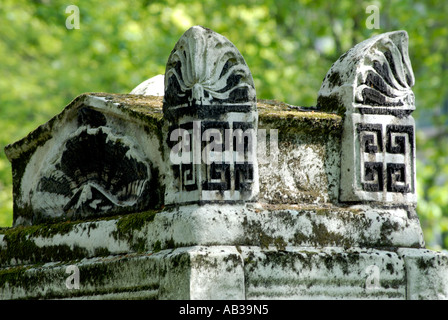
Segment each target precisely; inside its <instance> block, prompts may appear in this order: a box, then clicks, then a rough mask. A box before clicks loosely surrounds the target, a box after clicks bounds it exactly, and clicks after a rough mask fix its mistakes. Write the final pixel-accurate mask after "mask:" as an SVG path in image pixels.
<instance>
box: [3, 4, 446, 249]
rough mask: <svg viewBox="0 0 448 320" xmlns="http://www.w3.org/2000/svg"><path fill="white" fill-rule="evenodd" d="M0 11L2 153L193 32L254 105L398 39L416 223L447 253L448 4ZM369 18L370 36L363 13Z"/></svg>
mask: <svg viewBox="0 0 448 320" xmlns="http://www.w3.org/2000/svg"><path fill="white" fill-rule="evenodd" d="M70 4H74V5H76V6H78V8H79V10H80V28H79V29H67V28H66V19H67V18H68V17H69V14H67V13H66V8H67V6H68V5H69V4H68V3H67V2H65V1H62V0H41V1H38V0H35V1H25V0H3V1H2V2H1V3H0V21H1V23H2V27H1V28H0V116H1V117H0V148H2V149H3V147H4V146H5V145H6V144H8V143H11V142H14V141H16V140H18V139H20V138H22V137H24V136H25V135H26V134H27V133H28V132H30V131H31V130H33V129H34V128H35V127H37V126H38V125H40V124H42V123H44V122H46V121H48V120H49V119H50V118H51V117H52V116H54V115H55V114H57V113H59V112H60V111H61V110H62V108H63V107H64V106H65V105H67V104H68V103H69V102H70V101H71V100H72V99H74V98H75V97H76V96H77V95H79V94H80V93H83V92H101V91H103V92H114V93H128V92H130V91H131V90H132V89H133V88H134V87H135V86H137V85H138V84H139V83H140V82H142V81H143V80H145V79H147V78H149V77H152V76H155V75H157V74H163V73H164V71H165V63H166V60H167V58H168V56H169V54H170V51H171V49H172V48H173V46H174V44H175V43H176V41H177V40H178V39H179V37H180V36H181V35H182V34H183V32H185V31H186V30H187V29H188V28H189V27H191V26H193V25H198V24H199V25H203V26H206V27H209V28H211V29H213V30H214V31H216V32H218V33H221V34H223V35H224V36H226V37H227V38H229V39H230V40H231V41H232V42H233V43H234V44H235V45H236V46H237V47H238V49H239V50H240V51H241V52H242V53H243V55H244V57H245V59H246V62H247V63H248V65H249V66H250V68H251V70H252V73H253V76H254V81H255V85H256V88H257V96H258V97H259V98H264V99H277V100H282V101H285V102H287V103H290V104H293V105H303V106H312V105H315V103H316V98H317V92H318V90H319V88H320V85H321V83H322V79H323V78H324V76H325V74H326V72H327V71H328V69H329V68H330V66H331V64H332V63H333V62H335V61H336V60H337V59H338V57H339V56H340V55H341V54H343V53H344V52H346V51H347V50H348V49H350V48H351V47H352V46H354V45H355V44H357V43H359V42H361V41H362V40H364V39H367V38H369V37H371V36H373V35H375V34H378V33H383V32H388V31H393V30H399V29H405V30H406V31H407V32H408V34H409V37H410V44H409V52H410V58H411V61H412V64H413V69H414V73H415V78H416V85H415V87H414V92H415V95H416V105H417V110H416V111H415V112H414V117H415V119H416V120H417V126H418V133H417V152H418V159H419V160H418V163H417V181H418V201H419V202H418V213H419V216H420V219H421V222H422V225H423V228H424V233H425V237H426V241H427V244H428V246H429V247H431V248H435V249H440V248H448V237H447V233H448V161H447V160H448V132H447V114H448V86H447V85H446V83H447V81H448V72H447V70H448V55H447V54H446V52H448V41H447V40H448V25H447V23H446V15H447V14H448V2H446V1H436V0H428V1H415V0H414V1H404V0H397V1H390V0H386V1H352V0H339V1H324V0H314V1H311V0H296V1H287V0H264V1H255V0H251V1H244V2H242V1H235V0H230V1H219V0H210V1H198V0H195V1H183V2H178V1H174V0H168V1H149V0H140V1H105V0H102V1H95V2H93V1H92V2H87V1H72V2H71V3H70ZM370 5H375V6H377V7H378V8H379V13H380V16H379V18H380V20H379V29H369V28H367V26H366V21H367V19H368V17H369V16H370V13H366V8H367V7H368V6H370ZM11 185H12V178H11V167H10V164H9V162H8V160H7V159H6V157H5V155H4V153H3V152H1V153H0V226H10V225H11V223H12V192H11V189H12V188H11Z"/></svg>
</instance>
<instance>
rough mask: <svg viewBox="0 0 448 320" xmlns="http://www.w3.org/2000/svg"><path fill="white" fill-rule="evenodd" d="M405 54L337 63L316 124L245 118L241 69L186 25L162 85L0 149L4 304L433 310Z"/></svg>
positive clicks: (304, 113)
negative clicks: (5, 209)
mask: <svg viewBox="0 0 448 320" xmlns="http://www.w3.org/2000/svg"><path fill="white" fill-rule="evenodd" d="M407 41H408V38H407V34H406V32H404V31H397V32H391V33H386V34H381V35H379V36H376V37H373V38H371V39H368V40H366V41H364V42H362V43H360V44H358V45H357V46H355V47H354V48H352V49H351V50H349V51H348V52H347V53H346V54H344V55H342V56H341V57H340V58H339V60H338V61H337V62H336V63H335V64H334V65H333V66H332V68H331V69H330V71H329V72H328V74H327V76H326V77H325V79H324V82H323V84H322V87H321V89H320V92H319V95H318V101H317V106H318V109H316V108H301V107H296V106H291V105H288V104H286V103H282V102H278V101H269V100H258V101H257V100H256V93H255V86H254V82H253V79H252V75H251V72H250V70H249V68H248V66H247V64H246V63H245V61H244V59H243V57H242V55H241V54H240V52H239V51H238V50H237V49H236V48H235V46H234V45H233V44H232V43H231V42H230V41H229V40H227V39H226V38H225V37H223V36H221V35H219V34H217V33H215V32H213V31H211V30H209V29H206V28H202V27H199V26H198V27H193V28H191V29H189V30H187V31H186V32H185V34H184V35H183V36H182V37H181V38H180V39H179V41H178V43H177V44H176V45H175V47H174V50H173V51H172V53H171V55H170V57H169V58H168V63H167V67H166V73H165V75H164V76H162V75H160V76H157V78H154V79H149V80H148V81H146V82H145V83H143V84H141V85H140V86H138V87H137V88H136V89H134V90H133V92H132V94H109V93H86V94H82V95H80V96H79V97H77V98H76V99H74V100H73V101H72V102H71V103H70V104H69V105H68V106H67V107H66V108H65V109H64V110H63V111H62V112H61V113H60V114H59V115H57V116H55V117H54V118H53V119H51V120H50V121H48V122H47V123H45V124H43V125H41V126H40V127H38V128H37V129H36V130H35V131H33V132H31V133H30V134H29V135H28V136H27V137H25V138H23V139H22V140H20V141H17V142H15V143H13V144H11V145H8V146H7V147H6V148H5V152H6V154H7V156H8V158H9V159H10V161H11V162H12V170H13V184H14V185H13V193H14V225H13V227H12V228H5V229H2V230H0V297H1V298H3V299H53V298H55V299H70V298H75V299H81V298H82V299H353V298H360V299H447V298H448V256H447V255H446V254H442V253H438V252H434V251H430V250H427V249H425V247H424V246H425V245H424V241H423V235H422V230H421V227H420V223H419V220H418V217H417V214H416V211H415V210H416V196H415V183H416V181H415V163H414V161H415V134H414V129H415V126H414V120H413V119H412V116H411V113H412V111H413V110H414V109H415V104H414V96H413V93H412V89H411V88H412V85H413V84H414V76H413V72H412V68H411V64H410V61H409V57H408V52H407ZM161 81H163V86H164V93H163V97H161V96H160V95H161V94H160V86H161ZM309 110H313V112H310V111H309Z"/></svg>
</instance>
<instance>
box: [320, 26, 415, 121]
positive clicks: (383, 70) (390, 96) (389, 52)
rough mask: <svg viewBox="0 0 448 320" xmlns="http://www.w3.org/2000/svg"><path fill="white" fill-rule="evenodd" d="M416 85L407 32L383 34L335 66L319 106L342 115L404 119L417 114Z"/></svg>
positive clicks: (323, 88) (322, 88) (365, 42)
mask: <svg viewBox="0 0 448 320" xmlns="http://www.w3.org/2000/svg"><path fill="white" fill-rule="evenodd" d="M413 85H414V73H413V72H412V66H411V62H410V60H409V55H408V35H407V33H406V31H396V32H389V33H384V34H380V35H378V36H375V37H372V38H371V39H368V40H365V41H363V42H361V43H359V44H358V45H356V46H355V47H353V48H352V49H350V50H349V51H347V52H346V53H345V54H343V55H342V56H341V57H340V58H339V59H338V60H337V61H336V62H335V63H334V64H333V66H332V67H331V69H330V70H329V71H328V73H327V75H326V77H325V79H324V81H323V83H322V86H321V88H320V91H319V93H318V99H317V105H318V107H320V108H321V109H322V110H325V111H336V112H338V113H339V114H341V115H344V114H346V112H347V113H352V112H359V113H375V114H393V115H397V116H402V115H403V116H404V115H408V114H410V112H412V111H413V110H415V102H414V93H413V92H412V86H413Z"/></svg>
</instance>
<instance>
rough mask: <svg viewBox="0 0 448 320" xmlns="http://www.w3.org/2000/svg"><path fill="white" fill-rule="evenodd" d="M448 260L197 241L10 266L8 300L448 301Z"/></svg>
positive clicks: (4, 279)
mask: <svg viewBox="0 0 448 320" xmlns="http://www.w3.org/2000/svg"><path fill="white" fill-rule="evenodd" d="M447 265H448V255H445V254H441V253H435V252H432V251H429V250H425V249H398V250H396V251H387V250H378V249H363V248H351V249H344V248H341V247H327V248H317V247H286V248H284V250H277V249H276V248H275V247H270V248H260V247H258V246H192V247H183V248H177V249H167V250H162V251H159V252H147V253H140V254H127V255H116V256H108V257H96V258H89V259H82V260H75V261H65V262H59V263H54V262H52V263H46V264H44V265H23V266H18V267H9V268H3V269H0V297H1V298H2V299H173V300H174V299H193V300H194V299H201V300H202V299H204V300H206V299H214V300H219V299H226V300H228V299H232V300H239V299H401V300H403V299H446V298H447V297H448V277H447V276H446V270H447ZM73 270H76V272H75V271H73ZM75 274H76V275H77V276H78V278H77V279H78V280H76V277H75ZM76 282H77V283H76ZM76 284H78V286H77V285H76Z"/></svg>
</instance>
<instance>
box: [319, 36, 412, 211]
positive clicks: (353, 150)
mask: <svg viewBox="0 0 448 320" xmlns="http://www.w3.org/2000/svg"><path fill="white" fill-rule="evenodd" d="M413 85H414V74H413V72H412V67H411V63H410V60H409V56H408V35H407V33H406V32H405V31H396V32H389V33H385V34H381V35H378V36H375V37H372V38H371V39H368V40H366V41H364V42H362V43H360V44H358V45H356V46H355V47H353V48H352V49H350V50H349V51H348V52H347V53H345V54H343V55H342V56H341V57H340V58H339V60H338V61H336V63H334V65H333V66H332V67H331V69H330V70H329V72H328V73H327V75H326V77H325V79H324V82H323V84H322V86H321V89H320V91H319V95H318V107H320V108H321V109H322V110H326V111H333V112H337V113H339V114H341V115H342V116H344V117H345V120H344V132H343V140H342V141H343V142H342V158H341V187H340V200H341V201H343V202H344V201H349V202H351V201H355V202H356V201H378V202H386V203H395V204H405V203H415V202H416V187H415V180H416V178H415V123H414V119H413V118H412V116H411V113H412V111H414V110H415V102H414V100H415V99H414V94H413V92H412V86H413Z"/></svg>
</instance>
